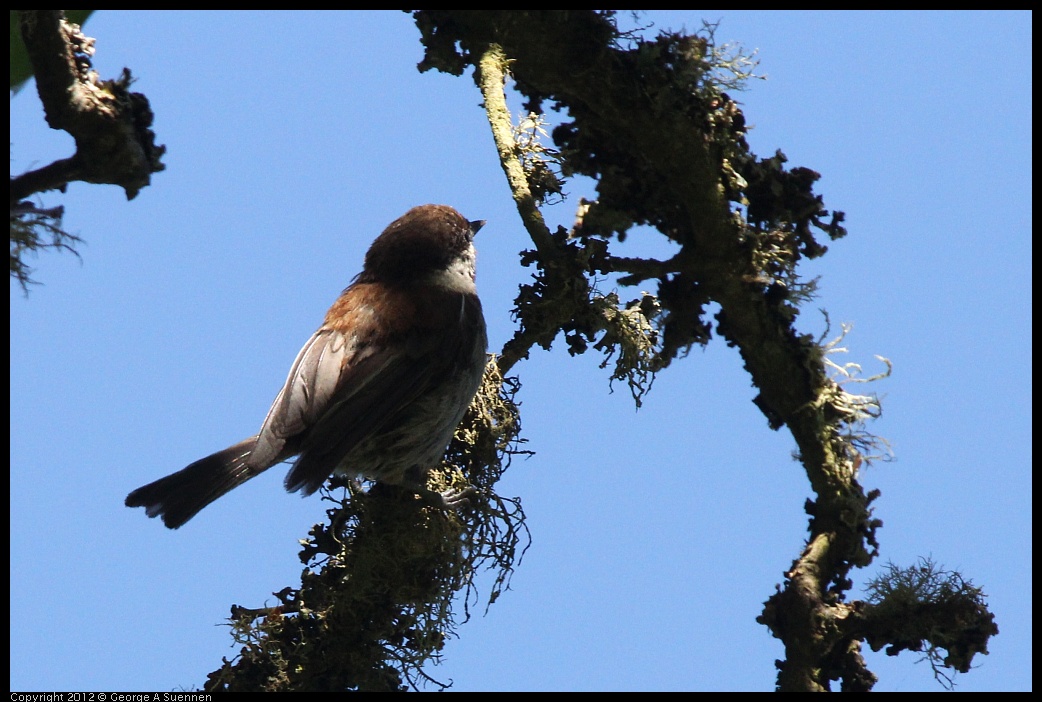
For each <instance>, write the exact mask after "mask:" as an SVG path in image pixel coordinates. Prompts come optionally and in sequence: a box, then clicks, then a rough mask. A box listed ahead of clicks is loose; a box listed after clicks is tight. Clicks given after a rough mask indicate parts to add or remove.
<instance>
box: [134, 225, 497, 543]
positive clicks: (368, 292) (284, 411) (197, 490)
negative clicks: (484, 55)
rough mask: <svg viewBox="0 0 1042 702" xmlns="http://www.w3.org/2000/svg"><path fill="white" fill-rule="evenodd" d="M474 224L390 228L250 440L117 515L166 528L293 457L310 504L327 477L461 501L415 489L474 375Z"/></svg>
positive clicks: (478, 365)
mask: <svg viewBox="0 0 1042 702" xmlns="http://www.w3.org/2000/svg"><path fill="white" fill-rule="evenodd" d="M483 224H484V222H483V221H478V222H468V221H467V220H466V219H464V218H463V216H462V215H461V214H460V213H459V212H457V211H456V210H454V209H453V208H451V207H447V206H445V205H422V206H420V207H414V208H413V209H411V210H409V211H408V212H406V213H405V214H404V215H402V216H401V217H400V218H398V219H397V220H395V221H394V222H392V223H391V224H390V225H389V226H388V227H387V229H385V230H384V231H383V233H382V234H380V236H378V237H377V238H376V241H374V242H373V244H372V246H370V247H369V251H368V252H367V253H366V255H365V266H364V268H363V270H362V272H361V273H360V274H359V275H358V277H357V278H355V280H354V282H352V283H351V285H350V286H349V287H348V288H347V289H346V290H344V292H343V294H341V295H340V297H339V298H338V299H337V301H336V302H334V303H333V306H332V307H330V308H329V312H327V313H326V319H325V322H324V323H323V324H322V326H321V327H319V328H318V331H316V332H315V333H314V334H313V335H312V336H311V338H310V339H308V341H307V343H305V344H304V348H303V349H301V351H300V353H299V354H297V360H296V361H294V362H293V367H292V368H291V369H290V372H289V377H288V378H287V379H286V384H285V385H284V386H283V388H282V390H281V391H280V392H279V395H278V397H276V398H275V402H274V404H273V405H272V406H271V409H270V410H269V411H268V416H267V417H266V418H265V420H264V424H263V425H262V426H261V429H260V432H259V433H258V434H257V435H256V436H251V437H250V438H248V439H245V440H243V441H240V442H239V443H237V444H235V445H234V446H230V447H228V448H226V449H224V450H223V451H218V452H217V453H215V454H213V455H211V456H207V457H206V458H203V459H200V460H198V461H196V462H195V463H193V464H191V465H190V466H188V467H187V468H185V469H184V470H181V471H179V472H177V473H174V474H173V475H168V476H167V477H165V478H161V479H159V480H157V481H155V482H154V483H149V484H148V485H145V486H144V487H140V488H138V489H137V490H135V491H134V492H132V493H130V494H129V495H128V496H127V501H126V504H127V506H128V507H144V508H145V510H146V511H147V513H148V516H150V517H155V516H160V515H161V516H162V517H163V523H164V524H166V525H167V526H168V527H170V528H171V529H176V528H178V527H179V526H181V525H182V524H184V523H185V522H187V521H188V520H189V519H191V518H192V517H193V516H195V514H196V513H197V512H198V511H199V510H201V509H202V508H203V507H206V505H208V504H210V503H211V502H213V501H214V500H216V499H217V498H218V497H220V496H221V495H224V494H225V493H227V492H228V491H230V490H232V489H234V488H236V487H238V486H239V485H242V484H243V483H244V482H246V481H247V480H249V479H250V478H252V477H254V476H255V475H258V474H260V473H262V472H264V471H266V470H267V469H268V468H271V467H272V466H273V465H275V464H276V463H280V462H282V461H285V460H286V459H288V458H291V457H293V456H297V460H296V462H295V463H294V464H293V468H292V469H291V470H290V472H289V475H287V476H286V489H287V490H290V491H296V490H303V492H304V494H307V495H310V494H311V493H313V492H315V491H316V490H317V489H318V488H319V487H321V486H322V484H323V483H324V482H325V480H326V478H328V477H329V476H330V475H331V474H333V473H338V474H343V475H350V476H359V475H360V476H364V477H366V478H370V479H372V480H378V481H381V482H385V483H391V484H395V485H403V486H406V487H408V488H410V489H412V490H415V491H416V492H418V493H419V494H420V495H421V496H422V497H424V498H425V499H426V500H427V501H428V502H432V503H434V504H439V505H441V506H444V507H455V506H457V505H458V504H459V503H460V502H461V501H463V500H465V499H466V496H467V494H469V492H470V491H468V490H464V491H448V492H446V493H443V494H438V493H437V492H434V491H432V490H429V489H428V488H427V487H426V484H425V483H426V477H427V471H428V469H429V468H431V467H433V466H437V465H438V464H439V463H440V461H441V458H442V456H443V454H444V453H445V448H446V446H447V445H448V443H449V441H450V440H451V439H452V435H453V432H455V430H456V425H457V424H459V421H460V419H462V417H463V413H464V411H465V410H466V409H467V406H468V405H469V404H470V401H471V400H472V399H473V398H474V394H475V393H476V392H477V389H478V385H479V384H480V382H481V376H482V372H483V371H484V368H485V361H486V357H485V349H486V346H487V343H488V339H487V337H486V335H485V318H484V316H483V315H482V313H481V302H480V300H478V295H477V289H476V288H475V286H474V262H475V258H476V252H475V250H474V244H473V240H474V235H475V234H476V233H477V231H478V229H480V228H481V226H482V225H483Z"/></svg>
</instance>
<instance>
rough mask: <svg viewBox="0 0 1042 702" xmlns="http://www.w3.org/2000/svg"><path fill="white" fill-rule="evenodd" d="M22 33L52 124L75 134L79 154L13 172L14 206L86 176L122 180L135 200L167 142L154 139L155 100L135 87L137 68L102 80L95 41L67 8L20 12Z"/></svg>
mask: <svg viewBox="0 0 1042 702" xmlns="http://www.w3.org/2000/svg"><path fill="white" fill-rule="evenodd" d="M20 19H21V30H22V38H23V40H24V42H25V46H26V49H27V51H28V55H29V59H30V62H31V63H32V67H33V74H34V75H35V76H36V88H37V92H38V93H39V95H40V100H41V101H42V102H43V106H44V112H45V114H46V117H47V123H48V124H49V125H50V126H51V128H52V129H62V130H65V131H67V132H68V133H69V134H71V135H72V137H73V138H74V139H75V140H76V153H75V154H74V155H73V156H71V157H69V158H66V159H61V160H59V161H56V162H54V163H52V164H50V165H48V166H45V167H43V168H41V169H38V170H36V171H32V172H29V173H26V174H23V175H22V176H19V177H16V178H12V179H11V205H12V207H13V206H14V205H15V204H16V203H18V202H19V201H21V200H22V199H24V198H26V197H28V196H29V195H32V194H33V193H37V192H43V191H45V190H54V189H61V188H62V187H64V186H65V184H67V183H69V182H71V181H75V180H79V181H85V182H88V183H110V184H114V185H119V186H121V187H122V188H123V189H124V191H125V192H126V194H127V199H133V198H134V197H135V196H136V195H137V193H138V192H139V191H140V190H141V188H143V187H145V186H146V185H148V184H149V183H150V182H151V174H152V173H156V172H158V171H161V170H163V168H164V166H163V164H162V163H161V162H160V159H161V157H162V155H163V153H164V152H165V151H166V147H164V146H157V145H156V144H155V134H154V133H153V132H152V130H151V129H150V127H151V125H152V111H151V109H150V107H149V104H148V99H147V98H146V97H145V96H144V95H142V94H141V93H132V92H130V91H129V90H128V88H129V86H130V83H131V76H130V71H128V70H126V69H124V71H123V75H122V76H121V77H120V78H119V79H117V80H113V81H101V80H99V79H98V76H97V74H96V73H95V72H94V71H92V70H91V63H90V57H91V56H92V55H93V54H94V40H93V39H91V38H89V37H86V36H84V35H83V33H82V32H81V31H80V28H79V26H78V25H75V24H70V23H68V22H66V21H65V18H64V13H63V11H61V10H23V11H21V12H20Z"/></svg>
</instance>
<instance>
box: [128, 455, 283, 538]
mask: <svg viewBox="0 0 1042 702" xmlns="http://www.w3.org/2000/svg"><path fill="white" fill-rule="evenodd" d="M256 445H257V437H256V436H251V437H250V438H248V439H245V440H243V441H240V442H239V443H237V444H235V445H234V446H229V447H228V448H226V449H224V450H223V451H218V452H217V453H214V454H211V455H209V456H207V457H206V458H201V459H199V460H198V461H196V462H195V463H193V464H191V465H190V466H188V467H187V468H184V469H183V470H179V471H178V472H176V473H173V474H171V475H168V476H166V477H165V478H160V479H159V480H157V481H155V482H154V483H149V484H148V485H145V486H143V487H139V488H138V489H137V490H135V491H134V492H132V493H130V494H129V495H127V501H126V505H127V507H144V508H145V512H146V513H147V514H148V516H150V517H158V516H162V517H163V523H164V524H166V525H167V526H168V527H170V528H171V529H177V528H178V527H179V526H181V525H182V524H184V523H185V522H187V521H188V520H189V519H191V518H192V517H194V516H195V515H196V514H197V513H198V512H199V510H201V509H202V508H203V507H205V506H206V505H208V504H210V503H211V502H213V501H214V500H216V499H217V498H218V497H221V496H222V495H224V494H225V493H227V492H229V491H231V490H233V489H235V488H237V487H239V486H240V485H242V484H243V483H245V482H246V481H247V480H249V479H250V478H252V477H254V476H255V475H259V474H260V473H262V472H264V471H265V470H267V468H268V467H269V466H265V467H264V468H261V469H256V468H251V467H250V466H248V465H247V464H246V459H247V458H248V457H249V455H250V452H251V451H252V450H253V447H254V446H256Z"/></svg>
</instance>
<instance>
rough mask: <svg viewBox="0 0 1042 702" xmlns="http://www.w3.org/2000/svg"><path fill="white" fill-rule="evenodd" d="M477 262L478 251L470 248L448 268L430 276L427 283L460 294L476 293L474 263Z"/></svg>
mask: <svg viewBox="0 0 1042 702" xmlns="http://www.w3.org/2000/svg"><path fill="white" fill-rule="evenodd" d="M476 260H477V251H475V250H474V247H473V246H469V247H468V248H467V250H466V251H464V252H463V255H462V256H460V257H459V258H457V259H455V260H454V261H453V262H452V263H451V264H450V265H449V267H448V268H446V269H444V270H440V271H435V272H433V273H430V274H428V276H427V280H426V282H428V283H429V284H431V285H437V286H438V287H442V288H445V289H446V290H451V291H452V292H460V293H475V292H477V287H476V286H475V285H474V263H475V262H476Z"/></svg>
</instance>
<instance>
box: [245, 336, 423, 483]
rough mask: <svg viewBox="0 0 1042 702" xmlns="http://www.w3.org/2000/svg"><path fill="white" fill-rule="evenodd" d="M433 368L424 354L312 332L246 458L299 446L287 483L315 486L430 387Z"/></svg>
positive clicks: (254, 461) (262, 458)
mask: <svg viewBox="0 0 1042 702" xmlns="http://www.w3.org/2000/svg"><path fill="white" fill-rule="evenodd" d="M431 371H432V368H431V364H430V362H429V360H426V361H425V360H424V359H423V358H422V357H419V356H416V355H406V354H403V353H397V352H395V350H394V349H390V348H384V347H378V346H373V345H371V344H370V345H358V344H354V343H353V342H350V341H349V340H348V339H347V338H346V337H345V336H344V335H343V334H341V333H340V332H338V331H336V330H332V329H328V328H323V329H320V330H318V331H317V332H315V334H314V335H312V337H311V338H310V339H308V341H307V343H306V344H304V347H303V348H302V349H301V350H300V353H299V354H298V355H297V358H296V360H295V361H294V363H293V367H292V368H291V369H290V372H289V376H288V377H287V378H286V384H285V385H284V386H283V388H282V390H281V391H280V392H279V395H278V397H276V398H275V402H274V403H273V404H272V407H271V410H269V412H268V416H267V417H266V418H265V420H264V424H263V425H262V427H261V430H260V433H259V435H258V438H257V447H256V448H255V449H254V451H253V453H252V454H251V456H250V459H249V461H250V464H251V465H271V464H272V463H275V462H278V461H281V460H285V459H287V458H289V457H290V456H293V455H294V454H296V453H300V452H303V454H302V455H301V457H300V458H299V459H298V461H297V462H296V464H295V465H294V466H293V469H292V470H291V471H290V473H289V475H288V476H287V477H286V489H287V490H290V491H296V490H299V489H301V488H303V489H304V491H305V493H308V494H310V493H312V492H314V491H315V490H317V489H318V488H319V487H321V485H322V483H324V482H325V480H326V478H328V477H329V476H330V475H331V474H332V473H333V470H334V469H335V468H336V467H337V466H338V465H339V463H340V461H341V460H342V459H343V457H344V456H345V455H347V454H348V453H349V452H350V451H351V450H352V449H353V448H354V447H355V446H357V445H358V444H359V443H360V442H361V441H364V440H365V439H366V438H368V437H369V436H370V435H372V434H373V433H375V432H378V431H379V430H380V429H381V428H382V427H384V426H385V425H387V424H388V423H389V422H391V421H393V420H394V419H395V417H396V416H397V415H398V413H399V410H400V408H402V407H403V406H406V405H408V404H409V403H410V402H411V401H412V400H413V399H415V398H416V397H418V396H419V395H420V394H422V393H423V392H424V391H425V390H426V389H427V388H428V387H429V385H430V381H431Z"/></svg>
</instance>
